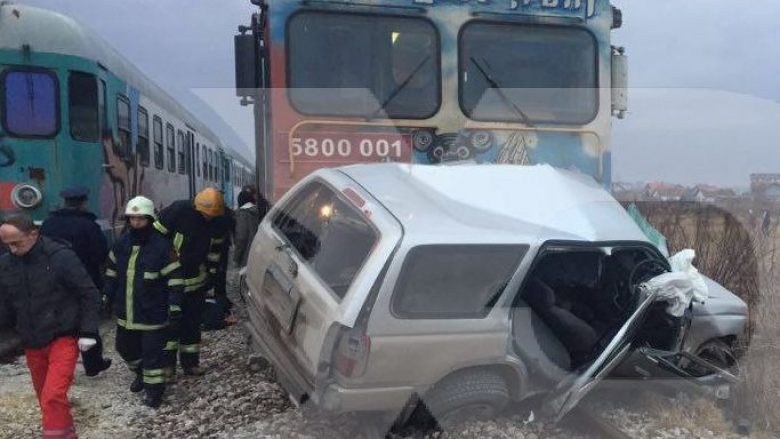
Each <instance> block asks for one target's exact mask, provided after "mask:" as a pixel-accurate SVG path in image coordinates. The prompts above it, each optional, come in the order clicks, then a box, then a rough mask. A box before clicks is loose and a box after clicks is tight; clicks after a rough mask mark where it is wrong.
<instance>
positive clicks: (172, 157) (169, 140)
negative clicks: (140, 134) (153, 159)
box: [165, 124, 176, 172]
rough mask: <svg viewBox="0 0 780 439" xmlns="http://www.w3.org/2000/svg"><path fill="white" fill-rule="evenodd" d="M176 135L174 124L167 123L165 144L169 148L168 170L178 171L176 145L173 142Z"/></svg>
mask: <svg viewBox="0 0 780 439" xmlns="http://www.w3.org/2000/svg"><path fill="white" fill-rule="evenodd" d="M174 137H175V133H174V131H173V125H171V124H167V125H166V126H165V141H166V143H165V144H166V147H167V149H168V172H176V149H175V148H176V147H175V146H174V144H173V141H174Z"/></svg>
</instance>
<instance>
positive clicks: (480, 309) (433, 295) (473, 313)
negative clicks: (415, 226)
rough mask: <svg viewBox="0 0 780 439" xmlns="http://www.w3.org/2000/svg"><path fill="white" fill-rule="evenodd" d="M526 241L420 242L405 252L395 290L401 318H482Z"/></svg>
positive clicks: (396, 309)
mask: <svg viewBox="0 0 780 439" xmlns="http://www.w3.org/2000/svg"><path fill="white" fill-rule="evenodd" d="M527 251H528V246H526V245H484V244H476V245H473V244H465V245H461V244H458V245H422V246H418V247H415V248H413V249H411V250H410V251H409V253H408V254H407V256H406V260H405V261H404V264H403V266H402V267H401V273H400V275H399V277H398V282H397V283H396V286H395V291H394V292H393V298H392V303H391V305H390V306H391V308H392V312H393V314H394V315H395V316H396V317H398V318H402V319H454V318H457V319H463V318H484V317H486V316H487V315H488V313H490V310H491V309H492V308H493V306H494V305H495V303H496V300H498V298H499V297H500V296H501V293H502V292H503V291H504V288H505V287H506V284H507V283H508V282H509V280H510V279H511V277H512V274H514V272H515V269H516V268H517V267H518V265H519V264H520V261H521V260H522V258H523V256H525V253H526V252H527Z"/></svg>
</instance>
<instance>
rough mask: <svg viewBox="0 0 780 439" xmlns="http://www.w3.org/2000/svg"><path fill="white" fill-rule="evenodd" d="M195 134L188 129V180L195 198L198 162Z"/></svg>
mask: <svg viewBox="0 0 780 439" xmlns="http://www.w3.org/2000/svg"><path fill="white" fill-rule="evenodd" d="M194 159H195V134H193V132H192V131H190V130H187V180H188V182H189V187H190V198H193V197H194V196H195V194H196V190H195V189H196V188H195V179H196V172H195V166H198V164H197V163H196V162H195V160H194Z"/></svg>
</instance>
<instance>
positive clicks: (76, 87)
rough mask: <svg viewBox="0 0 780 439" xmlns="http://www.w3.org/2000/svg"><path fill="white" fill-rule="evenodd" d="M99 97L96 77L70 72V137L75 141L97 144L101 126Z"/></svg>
mask: <svg viewBox="0 0 780 439" xmlns="http://www.w3.org/2000/svg"><path fill="white" fill-rule="evenodd" d="M98 95H99V93H98V85H97V79H96V78H95V75H90V74H89V73H82V72H70V75H69V76H68V114H69V116H70V118H69V120H70V135H71V137H73V140H78V141H82V142H97V140H98V137H99V133H98V127H99V125H100V120H99V117H98Z"/></svg>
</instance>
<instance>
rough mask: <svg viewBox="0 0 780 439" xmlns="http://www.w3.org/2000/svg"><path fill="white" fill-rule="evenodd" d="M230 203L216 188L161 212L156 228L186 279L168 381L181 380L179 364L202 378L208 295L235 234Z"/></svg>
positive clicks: (170, 347) (170, 343) (169, 358)
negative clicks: (167, 241)
mask: <svg viewBox="0 0 780 439" xmlns="http://www.w3.org/2000/svg"><path fill="white" fill-rule="evenodd" d="M224 214H225V202H224V200H223V198H222V194H221V193H220V192H219V191H218V190H217V189H215V188H211V187H209V188H206V189H204V190H202V191H201V192H200V193H198V194H197V195H196V196H195V199H194V200H180V201H176V202H174V203H172V204H171V205H170V206H168V207H166V208H165V209H163V210H162V211H161V212H160V217H159V219H158V220H157V221H156V222H155V223H154V227H155V228H156V229H157V230H158V231H159V232H160V233H161V234H163V235H164V236H167V237H168V238H169V239H170V240H171V242H172V244H173V247H174V250H175V251H176V253H177V254H178V256H179V262H180V263H181V266H182V271H183V276H184V283H185V286H184V298H183V299H182V307H181V308H182V320H181V325H180V327H179V328H178V329H179V331H178V333H177V334H172V335H171V338H170V339H169V340H168V343H167V344H166V347H165V349H166V369H167V370H166V378H167V380H168V381H169V382H174V381H175V380H176V363H177V354H178V361H180V362H181V367H182V369H183V371H184V374H185V375H196V376H197V375H202V374H203V373H204V370H203V368H202V367H201V366H200V341H201V324H202V320H203V311H204V308H205V303H206V295H207V292H208V291H209V290H212V289H213V287H214V282H215V280H216V276H217V275H218V271H219V267H220V262H221V258H222V257H223V252H222V246H224V245H225V244H226V242H227V235H228V233H229V231H230V227H229V224H228V222H227V221H226V220H225V218H224Z"/></svg>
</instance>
